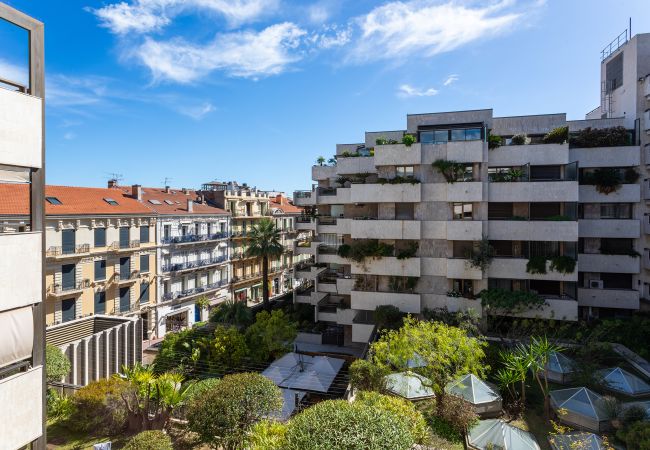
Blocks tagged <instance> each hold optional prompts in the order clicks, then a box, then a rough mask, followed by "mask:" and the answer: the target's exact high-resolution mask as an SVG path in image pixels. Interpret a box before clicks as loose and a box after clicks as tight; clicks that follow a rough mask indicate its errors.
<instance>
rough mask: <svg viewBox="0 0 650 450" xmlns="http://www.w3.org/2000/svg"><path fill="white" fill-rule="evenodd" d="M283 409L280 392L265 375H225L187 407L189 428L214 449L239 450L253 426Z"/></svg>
mask: <svg viewBox="0 0 650 450" xmlns="http://www.w3.org/2000/svg"><path fill="white" fill-rule="evenodd" d="M280 408H282V394H281V392H280V389H279V388H278V387H277V386H276V385H275V384H274V383H273V382H272V381H271V380H269V379H268V378H266V377H265V376H263V375H261V374H259V373H238V374H235V375H226V376H225V377H223V378H222V380H221V382H220V383H219V384H217V385H216V386H214V387H213V388H211V389H210V390H208V391H206V392H204V393H203V395H202V396H201V397H200V398H197V399H195V400H194V401H192V402H191V403H190V404H189V405H187V412H186V416H187V423H188V429H189V430H190V431H192V432H194V433H196V434H198V436H199V438H200V440H201V442H203V443H205V444H208V445H211V446H212V447H216V448H219V446H221V447H224V448H240V447H241V446H242V445H243V443H244V441H245V439H246V436H247V435H248V433H249V431H250V429H251V427H252V426H253V425H254V424H255V423H256V422H258V421H259V420H261V419H262V418H263V417H267V416H268V415H270V414H271V413H273V412H275V411H278V410H279V409H280Z"/></svg>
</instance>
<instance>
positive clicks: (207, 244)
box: [122, 185, 231, 338]
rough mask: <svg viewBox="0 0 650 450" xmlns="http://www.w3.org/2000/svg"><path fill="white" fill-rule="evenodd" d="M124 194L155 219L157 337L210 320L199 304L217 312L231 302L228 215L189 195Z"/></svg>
mask: <svg viewBox="0 0 650 450" xmlns="http://www.w3.org/2000/svg"><path fill="white" fill-rule="evenodd" d="M122 189H123V191H124V192H125V195H130V196H131V198H132V199H134V200H136V201H139V202H140V203H141V204H142V205H144V206H146V207H147V208H150V209H151V210H152V211H153V212H155V214H156V216H157V222H156V242H157V257H156V265H157V273H158V280H157V292H158V297H157V304H156V319H155V325H154V334H155V336H156V337H158V338H162V337H163V336H164V335H165V333H167V332H168V331H178V330H181V329H184V328H187V327H191V326H192V325H193V324H194V323H196V322H201V321H204V320H207V319H208V309H207V308H204V306H203V305H201V304H199V305H197V303H196V301H197V299H199V298H207V299H208V300H209V303H210V305H212V306H214V305H217V304H218V303H221V302H223V301H225V300H227V299H228V298H230V292H229V281H230V273H231V269H230V250H229V238H230V220H229V219H230V216H229V214H228V213H227V212H226V211H224V210H223V209H220V208H216V207H214V206H211V205H208V204H207V202H206V201H205V200H204V198H203V197H202V196H201V195H200V194H198V193H197V192H196V191H194V190H191V189H172V188H170V187H164V188H149V187H142V186H139V185H134V186H131V187H128V188H122Z"/></svg>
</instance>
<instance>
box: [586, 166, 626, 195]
mask: <svg viewBox="0 0 650 450" xmlns="http://www.w3.org/2000/svg"><path fill="white" fill-rule="evenodd" d="M582 181H583V183H584V184H592V185H595V186H596V190H597V191H598V192H600V193H601V194H605V195H609V194H611V193H612V192H615V191H617V190H618V188H620V187H621V176H620V174H619V170H618V169H615V168H613V167H603V168H600V169H596V170H594V171H593V172H592V173H585V174H584V175H583V177H582Z"/></svg>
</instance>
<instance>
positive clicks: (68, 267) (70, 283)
mask: <svg viewBox="0 0 650 450" xmlns="http://www.w3.org/2000/svg"><path fill="white" fill-rule="evenodd" d="M75 281H76V274H75V265H74V264H64V265H63V266H61V286H62V288H63V290H64V291H66V290H70V289H74V288H75V284H76V283H75Z"/></svg>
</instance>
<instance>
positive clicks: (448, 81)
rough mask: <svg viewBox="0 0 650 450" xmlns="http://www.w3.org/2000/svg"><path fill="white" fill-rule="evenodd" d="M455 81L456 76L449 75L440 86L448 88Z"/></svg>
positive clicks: (456, 79)
mask: <svg viewBox="0 0 650 450" xmlns="http://www.w3.org/2000/svg"><path fill="white" fill-rule="evenodd" d="M456 81H458V75H456V74H451V75H449V76H448V77H447V78H446V79H445V81H443V82H442V85H443V86H449V85H451V84H453V83H455V82H456Z"/></svg>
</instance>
